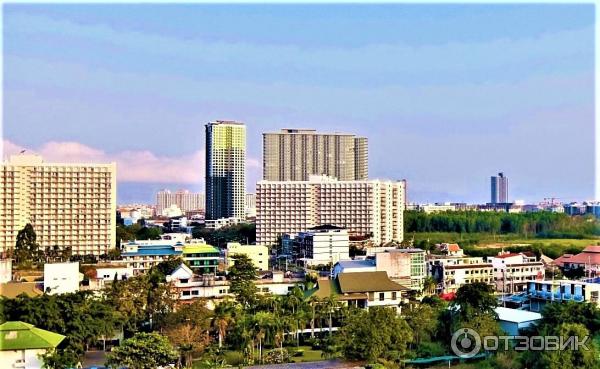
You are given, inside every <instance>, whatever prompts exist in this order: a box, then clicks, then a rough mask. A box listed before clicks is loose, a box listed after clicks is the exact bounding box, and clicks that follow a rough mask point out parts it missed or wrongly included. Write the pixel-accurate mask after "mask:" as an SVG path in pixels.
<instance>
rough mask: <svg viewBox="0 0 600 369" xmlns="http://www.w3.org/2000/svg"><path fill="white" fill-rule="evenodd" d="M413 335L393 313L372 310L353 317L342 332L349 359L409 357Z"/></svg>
mask: <svg viewBox="0 0 600 369" xmlns="http://www.w3.org/2000/svg"><path fill="white" fill-rule="evenodd" d="M412 338H413V336H412V331H411V328H410V326H409V325H408V324H407V323H406V321H405V320H404V319H402V318H400V317H399V316H398V314H397V313H396V311H395V310H394V309H389V308H382V307H372V308H370V309H369V310H360V311H357V312H355V313H354V314H352V315H351V316H350V317H349V318H348V320H347V322H346V324H345V325H344V326H343V327H342V329H341V331H340V341H341V346H342V352H343V353H344V356H345V357H346V358H348V359H359V360H369V361H376V360H378V359H385V360H394V361H396V360H400V359H402V358H404V357H405V356H406V353H407V349H408V344H409V343H410V342H411V341H412Z"/></svg>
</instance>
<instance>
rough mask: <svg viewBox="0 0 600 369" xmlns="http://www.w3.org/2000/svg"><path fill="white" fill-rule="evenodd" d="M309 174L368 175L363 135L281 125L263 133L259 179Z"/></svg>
mask: <svg viewBox="0 0 600 369" xmlns="http://www.w3.org/2000/svg"><path fill="white" fill-rule="evenodd" d="M311 175H328V176H331V177H335V178H337V179H338V180H340V181H353V180H366V179H367V178H368V176H369V164H368V143H367V139H366V138H365V137H356V136H355V135H352V134H343V133H317V132H316V131H315V130H314V129H282V130H281V131H280V132H274V133H263V179H264V180H266V181H307V180H308V179H309V177H310V176H311Z"/></svg>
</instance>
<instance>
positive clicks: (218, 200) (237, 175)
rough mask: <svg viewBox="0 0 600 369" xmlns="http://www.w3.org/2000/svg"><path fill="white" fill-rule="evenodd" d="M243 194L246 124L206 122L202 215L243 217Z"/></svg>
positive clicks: (209, 216)
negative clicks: (203, 210)
mask: <svg viewBox="0 0 600 369" xmlns="http://www.w3.org/2000/svg"><path fill="white" fill-rule="evenodd" d="M245 196H246V126H245V125H244V123H240V122H235V121H223V120H217V121H215V122H210V123H208V124H206V219H219V218H244V215H245V206H244V203H245Z"/></svg>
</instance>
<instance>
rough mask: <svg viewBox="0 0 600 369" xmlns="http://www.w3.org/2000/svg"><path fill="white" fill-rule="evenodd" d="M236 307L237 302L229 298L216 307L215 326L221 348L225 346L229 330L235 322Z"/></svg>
mask: <svg viewBox="0 0 600 369" xmlns="http://www.w3.org/2000/svg"><path fill="white" fill-rule="evenodd" d="M236 308H237V306H236V303H235V302H233V301H229V300H225V301H222V302H220V303H219V304H218V305H217V306H216V307H215V315H214V318H213V326H214V328H215V329H216V330H217V336H218V339H219V348H221V347H222V346H223V341H225V338H226V337H227V332H228V330H229V329H230V326H231V325H232V324H233V323H234V322H235V313H236Z"/></svg>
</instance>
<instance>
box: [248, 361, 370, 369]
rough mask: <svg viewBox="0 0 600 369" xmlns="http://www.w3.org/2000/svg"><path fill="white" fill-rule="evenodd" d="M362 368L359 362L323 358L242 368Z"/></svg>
mask: <svg viewBox="0 0 600 369" xmlns="http://www.w3.org/2000/svg"><path fill="white" fill-rule="evenodd" d="M353 368H362V366H361V365H360V363H352V362H344V361H341V360H324V361H314V362H310V363H287V364H272V365H254V366H246V367H244V369H353Z"/></svg>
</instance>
